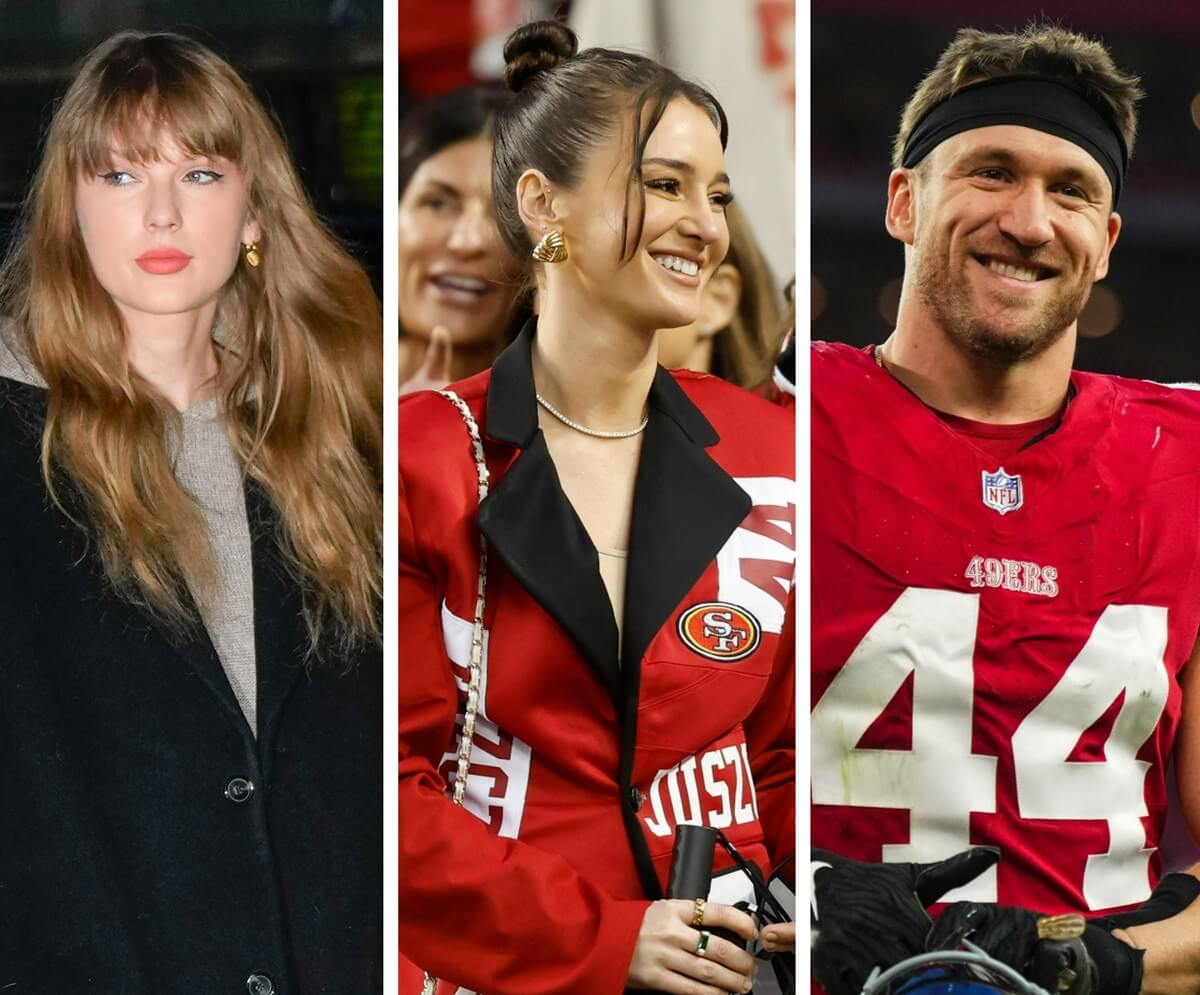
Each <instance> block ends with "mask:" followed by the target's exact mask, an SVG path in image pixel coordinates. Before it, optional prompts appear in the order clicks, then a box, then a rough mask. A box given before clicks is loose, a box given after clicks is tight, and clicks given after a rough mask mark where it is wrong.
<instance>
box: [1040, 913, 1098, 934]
mask: <svg viewBox="0 0 1200 995" xmlns="http://www.w3.org/2000/svg"><path fill="white" fill-rule="evenodd" d="M1086 925H1087V923H1086V922H1085V921H1084V918H1083V916H1081V915H1077V914H1075V913H1074V912H1069V913H1067V914H1066V915H1061V916H1042V918H1040V919H1039V920H1038V921H1037V937H1038V939H1039V940H1077V939H1079V937H1081V936H1083V931H1084V928H1085V926H1086Z"/></svg>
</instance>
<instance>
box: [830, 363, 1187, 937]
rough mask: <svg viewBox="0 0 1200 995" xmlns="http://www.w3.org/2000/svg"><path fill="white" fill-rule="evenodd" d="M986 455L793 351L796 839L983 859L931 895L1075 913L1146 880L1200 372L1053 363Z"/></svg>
mask: <svg viewBox="0 0 1200 995" xmlns="http://www.w3.org/2000/svg"><path fill="white" fill-rule="evenodd" d="M1071 382H1072V384H1073V386H1074V391H1073V397H1072V399H1071V401H1070V403H1069V404H1068V406H1067V409H1066V412H1065V414H1064V416H1063V418H1062V421H1061V423H1060V424H1059V426H1058V428H1057V429H1056V430H1053V431H1051V432H1050V433H1049V434H1046V435H1044V436H1043V437H1041V438H1040V439H1038V440H1037V441H1035V442H1033V444H1032V445H1029V446H1027V447H1026V448H1024V449H1022V450H1021V451H1020V452H1018V453H1017V454H1016V455H1015V456H1012V457H1011V458H1006V459H1004V460H1003V464H1002V465H1001V464H1000V462H999V461H998V460H997V459H996V458H994V457H991V456H989V455H988V453H987V451H986V450H985V449H984V448H980V447H979V445H977V443H976V441H975V440H972V439H971V438H970V437H969V436H967V435H964V434H963V433H961V432H960V431H957V430H956V429H955V428H953V427H951V426H950V425H948V424H947V423H946V422H945V421H944V420H943V419H942V418H941V417H939V416H938V414H937V413H936V412H934V411H932V410H930V409H929V408H928V407H926V406H925V405H924V404H922V403H921V402H920V401H919V400H918V399H917V398H916V396H915V395H913V394H912V393H910V392H909V391H908V390H907V389H905V388H904V387H903V386H902V385H901V384H900V383H898V382H897V381H896V380H894V379H893V378H892V377H891V376H890V375H889V374H888V373H887V372H886V371H885V370H883V369H881V368H879V367H878V366H877V365H876V363H875V360H874V358H873V356H872V355H871V354H870V352H867V351H859V350H855V349H852V348H850V347H848V346H843V345H830V344H818V345H816V346H814V349H813V354H812V439H813V441H812V476H813V483H812V487H813V502H812V508H813V511H812V570H813V585H812V586H813V594H812V626H813V633H812V640H813V701H814V702H815V705H814V707H813V712H812V801H813V822H812V825H813V844H814V845H815V846H820V847H825V848H828V849H831V850H835V851H837V852H840V853H843V854H845V855H847V856H850V857H855V858H858V859H861V860H871V861H877V860H887V861H891V860H912V861H927V860H936V859H939V858H942V857H945V856H948V855H950V854H951V853H954V852H956V851H959V850H962V849H964V848H965V847H967V846H970V845H974V844H991V845H995V846H998V847H999V848H1000V850H1001V859H1000V863H999V865H998V867H997V868H996V869H994V870H993V871H991V872H989V874H988V875H986V876H984V877H982V878H980V879H979V880H977V881H975V882H974V883H972V884H971V885H969V886H967V887H966V888H964V889H961V890H960V891H958V892H956V893H954V894H952V895H950V896H948V898H949V900H956V899H971V900H975V901H999V902H1002V903H1005V904H1014V905H1022V906H1026V907H1028V908H1033V909H1037V910H1041V911H1043V912H1046V913H1059V912H1067V911H1083V912H1086V913H1089V914H1092V913H1099V912H1101V911H1105V910H1112V909H1115V908H1121V907H1127V906H1130V905H1134V904H1137V903H1140V902H1142V901H1143V900H1145V899H1146V898H1147V897H1148V896H1149V894H1150V891H1151V887H1152V885H1153V884H1154V883H1155V882H1156V881H1157V878H1158V873H1159V860H1158V855H1157V849H1156V848H1157V846H1158V840H1159V835H1160V832H1161V829H1162V823H1163V815H1164V811H1165V807H1166V794H1167V793H1166V786H1165V772H1166V762H1167V760H1168V758H1169V755H1170V752H1171V747H1172V743H1173V740H1174V738H1175V733H1176V729H1177V727H1178V724H1179V715H1180V699H1181V692H1180V688H1179V683H1178V677H1179V673H1180V670H1181V669H1182V667H1183V666H1184V664H1185V663H1186V662H1187V660H1188V657H1189V654H1190V653H1191V650H1192V647H1193V644H1194V643H1195V641H1196V633H1197V622H1198V618H1200V598H1198V595H1200V575H1198V573H1197V567H1198V562H1197V560H1198V556H1197V551H1198V549H1200V537H1198V536H1197V522H1198V521H1200V448H1198V447H1197V442H1198V441H1200V394H1198V393H1197V392H1195V391H1191V390H1184V389H1180V388H1172V387H1166V386H1162V385H1159V384H1152V383H1145V382H1139V381H1133V380H1124V379H1120V378H1115V377H1108V376H1099V375H1094V374H1087V373H1078V372H1076V373H1072V375H1071Z"/></svg>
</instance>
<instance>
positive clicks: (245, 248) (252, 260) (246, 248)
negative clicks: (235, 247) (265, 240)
mask: <svg viewBox="0 0 1200 995" xmlns="http://www.w3.org/2000/svg"><path fill="white" fill-rule="evenodd" d="M242 253H243V254H244V255H245V257H246V262H247V263H249V264H250V265H251V266H253V267H254V268H255V269H257V268H258V266H259V264H260V263H261V262H262V253H261V252H259V249H258V243H257V242H251V243H249V244H248V245H247V244H246V243H245V242H243V243H242Z"/></svg>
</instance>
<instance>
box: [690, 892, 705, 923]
mask: <svg viewBox="0 0 1200 995" xmlns="http://www.w3.org/2000/svg"><path fill="white" fill-rule="evenodd" d="M703 924H704V899H703V898H697V899H696V908H695V911H693V912H692V925H693V926H701V925H703Z"/></svg>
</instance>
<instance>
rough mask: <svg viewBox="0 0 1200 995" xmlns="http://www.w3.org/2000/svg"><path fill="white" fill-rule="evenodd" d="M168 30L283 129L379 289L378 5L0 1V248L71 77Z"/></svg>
mask: <svg viewBox="0 0 1200 995" xmlns="http://www.w3.org/2000/svg"><path fill="white" fill-rule="evenodd" d="M125 29H136V30H144V31H157V30H177V31H182V32H183V33H185V34H189V35H191V36H192V37H194V38H196V39H198V40H199V41H201V42H202V43H204V44H206V45H208V46H209V47H210V48H212V49H214V50H215V51H217V52H218V53H219V54H221V55H222V56H224V57H225V58H226V59H228V60H229V61H230V62H231V63H232V64H233V65H234V66H235V67H236V68H237V70H238V71H239V72H240V73H241V74H242V75H243V76H245V77H246V78H247V79H248V80H249V81H250V83H251V85H252V86H253V87H254V89H255V92H256V93H257V94H258V96H259V97H260V99H262V100H263V101H264V102H265V103H266V105H267V107H268V108H269V109H270V110H271V111H272V112H273V113H274V114H275V116H276V118H277V119H278V120H279V122H280V124H281V125H282V128H283V131H284V134H285V136H286V137H287V141H288V144H289V145H290V147H291V150H292V155H293V157H294V158H295V160H296V163H297V165H298V166H299V168H300V174H301V176H302V178H303V180H304V183H305V185H306V187H307V189H308V192H309V194H310V196H311V197H312V199H313V202H314V204H315V205H316V208H317V211H318V212H319V213H320V214H321V216H322V217H324V218H325V219H326V220H327V221H328V222H330V224H331V226H332V227H333V229H334V230H335V231H336V232H337V233H338V235H339V236H340V237H341V238H342V239H343V240H344V241H345V242H346V243H347V244H348V246H349V248H350V249H351V251H353V252H354V253H355V254H356V255H357V256H358V257H359V259H360V260H361V261H362V262H363V263H364V265H366V266H367V268H368V270H369V271H370V273H371V276H372V279H373V280H374V281H375V288H376V291H377V292H378V291H380V290H381V286H382V252H383V250H382V244H383V219H382V213H381V208H382V198H383V41H382V38H383V7H382V4H381V3H379V0H254V2H253V3H211V2H199V0H106V2H104V3H95V2H89V0H0V134H3V141H0V249H2V248H4V247H5V246H6V245H7V242H8V237H9V235H10V233H11V230H12V224H13V222H14V220H15V217H16V212H17V210H18V208H19V205H20V201H21V199H22V197H23V196H24V194H25V190H26V186H27V184H28V182H29V178H30V177H31V176H32V173H33V169H34V167H35V165H36V163H37V160H38V156H39V154H40V147H41V145H40V143H41V136H42V131H43V129H44V128H45V126H46V125H47V124H48V123H49V120H50V115H51V113H52V111H53V106H54V101H55V100H56V99H57V98H58V97H59V96H61V95H62V93H63V91H64V90H65V89H66V86H67V84H68V83H69V82H70V79H71V75H72V70H73V67H74V66H75V65H76V63H77V62H78V61H79V60H80V59H81V58H82V57H83V56H84V55H85V54H86V53H87V52H88V51H89V50H90V49H91V48H92V47H93V46H94V45H96V44H97V43H99V42H101V41H103V40H104V39H105V38H107V37H108V36H109V35H111V34H113V33H115V32H117V31H121V30H125Z"/></svg>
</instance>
